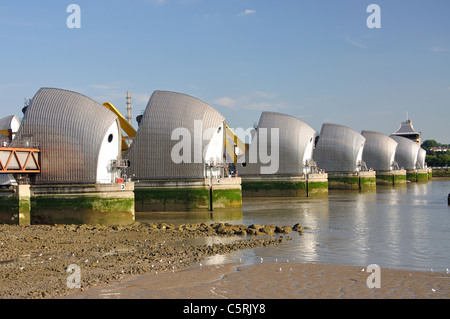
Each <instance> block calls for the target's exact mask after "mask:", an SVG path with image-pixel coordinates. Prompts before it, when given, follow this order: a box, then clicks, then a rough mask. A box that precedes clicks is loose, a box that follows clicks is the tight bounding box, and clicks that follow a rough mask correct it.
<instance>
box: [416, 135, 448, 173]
mask: <svg viewBox="0 0 450 319" xmlns="http://www.w3.org/2000/svg"><path fill="white" fill-rule="evenodd" d="M421 147H422V148H423V149H424V150H425V151H427V155H426V157H425V162H426V163H427V165H428V167H443V166H449V165H450V144H442V143H438V142H436V141H435V140H425V141H424V142H423V143H422V145H421ZM432 147H439V148H446V149H447V151H445V152H442V151H433V150H431V148H432Z"/></svg>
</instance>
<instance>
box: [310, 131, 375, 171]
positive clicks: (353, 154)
mask: <svg viewBox="0 0 450 319" xmlns="http://www.w3.org/2000/svg"><path fill="white" fill-rule="evenodd" d="M365 140H366V139H365V137H364V136H362V135H361V134H359V133H358V132H356V131H355V130H353V129H351V128H349V127H346V126H343V125H339V124H330V123H324V124H323V125H322V128H321V130H320V135H319V139H318V141H317V145H316V149H315V150H314V160H315V161H316V162H317V166H318V167H319V168H320V169H324V170H325V171H329V172H356V171H358V164H359V163H358V155H360V154H361V151H362V148H364V143H365Z"/></svg>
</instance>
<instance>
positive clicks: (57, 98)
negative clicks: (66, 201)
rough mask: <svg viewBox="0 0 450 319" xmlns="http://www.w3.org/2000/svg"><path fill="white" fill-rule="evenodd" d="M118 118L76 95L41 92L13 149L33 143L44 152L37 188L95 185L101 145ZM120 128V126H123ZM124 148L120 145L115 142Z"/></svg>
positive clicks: (42, 153) (25, 116) (72, 93)
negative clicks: (61, 185) (40, 185)
mask: <svg viewBox="0 0 450 319" xmlns="http://www.w3.org/2000/svg"><path fill="white" fill-rule="evenodd" d="M114 122H117V125H119V123H118V120H117V116H116V115H115V114H114V113H112V112H111V111H109V110H108V109H106V108H105V107H104V106H102V105H101V104H99V103H97V102H96V101H94V100H92V99H90V98H88V97H86V96H84V95H81V94H79V93H76V92H72V91H67V90H62V89H55V88H41V89H40V90H39V91H38V92H37V93H36V94H35V96H34V97H33V99H32V101H31V104H30V105H29V106H28V108H27V110H26V112H25V115H24V118H23V122H22V125H21V127H20V129H19V132H18V133H17V136H16V138H15V140H14V141H13V142H12V143H11V146H12V147H14V146H15V145H20V146H23V145H24V144H26V141H27V140H29V139H32V140H33V144H38V145H39V148H40V149H41V174H39V175H37V176H36V180H35V183H36V184H62V183H67V184H73V183H76V184H86V183H95V182H96V178H97V176H96V175H97V163H98V158H99V151H100V146H101V143H102V141H103V139H104V137H105V134H106V132H107V130H108V128H109V127H111V125H112V124H113V123H114ZM119 127H120V126H119ZM113 142H114V143H117V145H118V147H120V141H118V140H117V141H113Z"/></svg>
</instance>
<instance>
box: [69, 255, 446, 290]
mask: <svg viewBox="0 0 450 319" xmlns="http://www.w3.org/2000/svg"><path fill="white" fill-rule="evenodd" d="M369 275H370V274H369V273H367V272H366V268H362V267H354V266H337V265H323V264H311V263H298V262H262V263H259V264H255V265H250V266H240V265H237V264H231V263H230V264H221V265H211V266H201V267H200V266H195V267H192V268H190V269H186V270H181V271H175V272H171V271H169V272H164V273H159V274H154V273H153V274H145V275H141V276H134V277H133V278H130V279H127V280H125V281H123V282H121V283H117V284H115V285H111V286H109V287H105V288H99V289H92V290H89V291H86V292H77V293H73V294H71V295H69V296H67V297H68V298H77V299H306V298H310V299H449V298H450V275H448V274H446V273H437V272H412V271H407V270H392V269H381V276H380V279H381V280H380V288H371V289H370V288H368V286H367V278H368V277H369Z"/></svg>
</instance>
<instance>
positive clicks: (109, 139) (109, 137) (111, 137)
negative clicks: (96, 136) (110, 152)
mask: <svg viewBox="0 0 450 319" xmlns="http://www.w3.org/2000/svg"><path fill="white" fill-rule="evenodd" d="M113 137H114V136H113V135H112V134H109V135H108V142H109V143H111V142H112V140H113Z"/></svg>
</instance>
